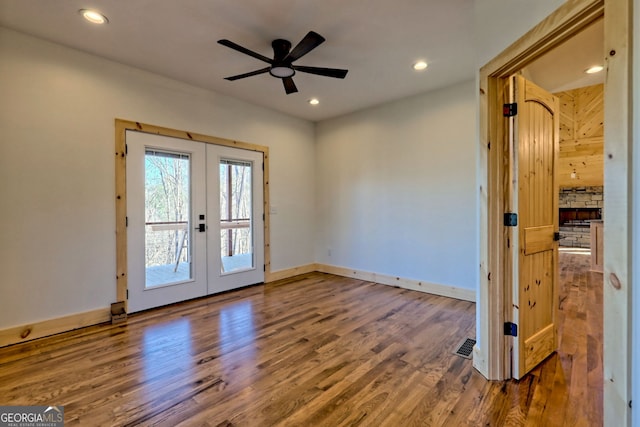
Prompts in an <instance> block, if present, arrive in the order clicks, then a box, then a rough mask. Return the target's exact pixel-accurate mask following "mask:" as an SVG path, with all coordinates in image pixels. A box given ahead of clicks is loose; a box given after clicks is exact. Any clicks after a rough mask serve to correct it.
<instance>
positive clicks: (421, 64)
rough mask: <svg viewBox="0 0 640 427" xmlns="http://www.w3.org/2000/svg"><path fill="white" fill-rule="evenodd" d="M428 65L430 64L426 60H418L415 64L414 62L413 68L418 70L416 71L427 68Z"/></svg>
mask: <svg viewBox="0 0 640 427" xmlns="http://www.w3.org/2000/svg"><path fill="white" fill-rule="evenodd" d="M427 66H428V65H427V63H426V62H424V61H418V62H416V63H415V64H413V69H414V70H416V71H422V70H424V69H426V68H427Z"/></svg>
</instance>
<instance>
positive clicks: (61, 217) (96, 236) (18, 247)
mask: <svg viewBox="0 0 640 427" xmlns="http://www.w3.org/2000/svg"><path fill="white" fill-rule="evenodd" d="M0 58H2V59H1V60H0V100H1V101H0V129H2V132H1V133H0V138H1V139H0V204H1V208H0V295H1V297H0V329H3V328H7V327H10V326H16V325H21V324H25V323H30V322H35V321H38V320H44V319H49V318H56V317H60V316H65V315H69V314H73V313H78V312H83V311H88V310H92V309H96V308H103V307H107V306H108V305H109V304H110V303H112V302H114V301H115V289H116V284H115V235H114V233H115V202H114V194H115V184H114V181H115V172H114V169H115V163H114V153H115V151H114V119H115V118H123V119H129V120H136V121H140V122H146V123H150V124H155V125H159V126H165V127H171V128H177V129H183V130H189V131H193V132H198V133H203V134H209V135H214V136H219V137H224V138H230V139H236V140H241V141H246V142H250V143H255V144H261V145H267V146H269V147H270V155H271V163H270V164H271V180H270V186H271V202H272V203H273V204H274V205H277V206H278V214H277V215H274V216H273V217H272V222H271V225H272V228H271V254H272V266H271V267H272V271H277V270H280V269H285V268H289V267H295V266H299V265H305V264H309V263H312V262H313V261H314V259H313V256H314V254H313V245H312V242H313V238H314V234H313V232H314V227H315V226H314V223H315V216H314V208H315V198H314V191H315V178H314V173H315V172H314V167H315V164H314V160H313V159H314V155H315V151H314V150H315V148H314V125H313V124H312V123H310V122H307V121H304V120H299V119H295V118H291V117H288V116H285V115H283V114H279V113H276V112H273V111H269V110H267V109H264V108H259V107H255V106H252V105H250V104H247V103H244V102H241V101H237V100H234V99H232V98H229V97H225V96H222V95H219V94H216V93H214V92H210V91H206V90H202V89H199V88H195V87H192V86H189V85H186V84H183V83H179V82H176V81H173V80H170V79H167V78H164V77H160V76H157V75H154V74H151V73H147V72H143V71H140V70H137V69H134V68H131V67H127V66H124V65H121V64H117V63H114V62H111V61H107V60H104V59H101V58H98V57H95V56H91V55H88V54H85V53H82V52H79V51H75V50H72V49H68V48H65V47H62V46H60V45H56V44H52V43H48V42H45V41H42V40H40V39H36V38H32V37H29V36H25V35H22V34H19V33H16V32H13V31H9V30H5V29H0Z"/></svg>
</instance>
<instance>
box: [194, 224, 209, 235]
mask: <svg viewBox="0 0 640 427" xmlns="http://www.w3.org/2000/svg"><path fill="white" fill-rule="evenodd" d="M206 227H207V226H206V225H205V224H198V226H197V227H196V230H198V231H199V232H201V233H204V232H205V231H207V228H206Z"/></svg>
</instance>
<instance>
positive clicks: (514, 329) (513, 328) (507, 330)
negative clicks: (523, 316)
mask: <svg viewBox="0 0 640 427" xmlns="http://www.w3.org/2000/svg"><path fill="white" fill-rule="evenodd" d="M504 334H505V335H510V336H512V337H517V336H518V325H516V324H515V323H512V322H504Z"/></svg>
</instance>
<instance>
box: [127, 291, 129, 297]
mask: <svg viewBox="0 0 640 427" xmlns="http://www.w3.org/2000/svg"><path fill="white" fill-rule="evenodd" d="M127 299H129V289H127Z"/></svg>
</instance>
